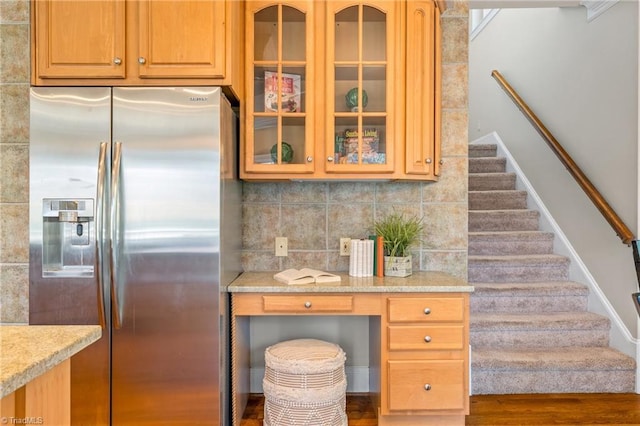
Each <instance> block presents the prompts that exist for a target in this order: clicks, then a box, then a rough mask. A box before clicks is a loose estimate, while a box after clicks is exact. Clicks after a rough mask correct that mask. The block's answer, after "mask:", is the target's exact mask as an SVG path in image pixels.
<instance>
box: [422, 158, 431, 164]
mask: <svg viewBox="0 0 640 426" xmlns="http://www.w3.org/2000/svg"><path fill="white" fill-rule="evenodd" d="M432 161H433V160H431V158H425V159H424V162H425V163H427V164H431V162H432Z"/></svg>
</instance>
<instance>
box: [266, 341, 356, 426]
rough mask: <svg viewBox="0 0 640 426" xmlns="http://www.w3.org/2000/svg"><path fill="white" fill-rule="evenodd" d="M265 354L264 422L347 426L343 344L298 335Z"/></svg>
mask: <svg viewBox="0 0 640 426" xmlns="http://www.w3.org/2000/svg"><path fill="white" fill-rule="evenodd" d="M264 355H265V356H264V359H265V364H266V365H265V367H266V368H265V373H264V380H263V381H262V386H263V389H264V426H347V413H346V411H345V408H346V390H347V379H346V376H345V372H344V362H345V359H346V355H345V353H344V351H343V350H342V348H340V346H338V345H336V344H333V343H328V342H324V341H322V340H315V339H297V340H289V341H286V342H280V343H277V344H275V345H273V346H269V347H268V348H267V349H266V350H265V354H264Z"/></svg>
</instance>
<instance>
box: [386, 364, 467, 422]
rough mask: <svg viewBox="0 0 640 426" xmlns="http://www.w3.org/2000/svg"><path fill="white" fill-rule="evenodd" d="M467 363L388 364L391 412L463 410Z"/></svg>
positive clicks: (465, 398)
mask: <svg viewBox="0 0 640 426" xmlns="http://www.w3.org/2000/svg"><path fill="white" fill-rule="evenodd" d="M464 368H465V364H464V361H463V360H461V359H455V360H429V361H413V360H408V361H389V410H390V411H392V412H394V411H400V410H401V411H406V410H411V411H424V410H462V409H464V408H465V404H466V403H465V401H466V400H467V399H468V396H467V394H466V392H465V384H464V380H465V375H464Z"/></svg>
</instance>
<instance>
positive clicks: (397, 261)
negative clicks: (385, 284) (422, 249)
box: [384, 256, 412, 277]
mask: <svg viewBox="0 0 640 426" xmlns="http://www.w3.org/2000/svg"><path fill="white" fill-rule="evenodd" d="M411 273H412V271H411V256H404V257H392V256H385V257H384V275H385V276H387V277H408V276H409V275H411Z"/></svg>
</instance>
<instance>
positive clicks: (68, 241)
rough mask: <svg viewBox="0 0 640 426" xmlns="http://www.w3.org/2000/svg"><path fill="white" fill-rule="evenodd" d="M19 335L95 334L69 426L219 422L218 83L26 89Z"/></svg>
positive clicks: (221, 155)
mask: <svg viewBox="0 0 640 426" xmlns="http://www.w3.org/2000/svg"><path fill="white" fill-rule="evenodd" d="M30 119H31V122H30V123H31V124H30V132H31V133H30V213H29V221H30V225H29V226H30V229H29V239H30V274H29V281H30V282H29V308H30V315H29V322H30V323H31V324H101V325H102V326H103V335H102V339H101V340H100V341H98V342H96V343H94V344H93V345H91V346H89V347H88V348H87V349H85V350H84V351H82V352H80V353H79V354H78V355H76V356H74V357H73V358H72V360H71V380H72V387H71V416H72V422H73V424H75V425H106V424H113V425H118V426H120V425H136V426H139V425H147V424H148V425H161V424H162V425H171V424H174V425H186V424H188V425H197V424H207V425H218V424H220V425H226V424H228V417H229V409H228V407H229V394H228V389H229V383H228V380H229V344H228V338H229V336H228V328H229V312H228V310H229V296H228V294H227V293H226V286H227V284H229V282H230V281H232V280H233V279H234V278H235V277H236V276H237V275H238V273H239V272H240V268H241V267H240V244H241V238H240V237H241V200H240V197H241V189H240V188H241V187H240V183H239V181H238V179H237V158H236V156H237V137H236V135H237V117H236V116H235V113H234V111H233V110H232V108H231V107H230V105H229V102H228V101H227V99H226V98H225V97H224V95H223V94H222V92H221V90H220V88H217V87H174V88H156V87H154V88H138V87H129V88H110V87H89V88H77V87H68V88H61V87H57V88H48V87H40V88H32V90H31V117H30Z"/></svg>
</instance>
